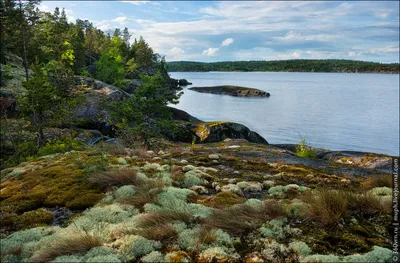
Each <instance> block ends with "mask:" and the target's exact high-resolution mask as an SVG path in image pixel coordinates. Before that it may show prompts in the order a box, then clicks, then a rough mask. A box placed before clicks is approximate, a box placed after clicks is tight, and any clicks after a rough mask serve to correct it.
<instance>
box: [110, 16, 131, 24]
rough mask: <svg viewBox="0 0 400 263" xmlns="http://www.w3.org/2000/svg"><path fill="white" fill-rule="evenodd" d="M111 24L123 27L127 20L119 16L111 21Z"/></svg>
mask: <svg viewBox="0 0 400 263" xmlns="http://www.w3.org/2000/svg"><path fill="white" fill-rule="evenodd" d="M112 21H113V22H117V23H119V24H120V25H125V24H126V23H127V22H128V18H127V17H126V16H119V17H117V18H114V19H113V20H112Z"/></svg>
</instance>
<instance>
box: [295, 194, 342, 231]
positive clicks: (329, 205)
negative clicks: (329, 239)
mask: <svg viewBox="0 0 400 263" xmlns="http://www.w3.org/2000/svg"><path fill="white" fill-rule="evenodd" d="M347 197H348V194H347V192H344V191H335V190H326V191H320V192H318V193H317V194H313V193H306V194H304V195H303V196H302V200H303V201H304V202H306V203H307V205H308V214H309V216H310V217H311V218H313V219H315V220H317V221H319V222H321V223H322V224H323V225H325V226H332V225H334V224H336V223H338V222H339V220H340V218H342V217H343V216H344V215H345V214H346V213H347V209H348V205H349V201H348V198H347Z"/></svg>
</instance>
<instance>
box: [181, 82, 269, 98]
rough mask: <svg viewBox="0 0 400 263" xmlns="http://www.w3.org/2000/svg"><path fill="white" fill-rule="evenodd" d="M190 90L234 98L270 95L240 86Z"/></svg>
mask: <svg viewBox="0 0 400 263" xmlns="http://www.w3.org/2000/svg"><path fill="white" fill-rule="evenodd" d="M189 89H190V90H194V91H198V92H203V93H211V94H220V95H230V96H235V97H269V96H270V94H269V93H268V92H266V91H263V90H259V89H253V88H247V87H240V86H232V85H223V86H211V87H193V88H189Z"/></svg>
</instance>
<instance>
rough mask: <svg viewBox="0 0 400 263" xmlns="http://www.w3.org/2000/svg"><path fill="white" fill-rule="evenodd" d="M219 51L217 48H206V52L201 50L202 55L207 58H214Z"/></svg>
mask: <svg viewBox="0 0 400 263" xmlns="http://www.w3.org/2000/svg"><path fill="white" fill-rule="evenodd" d="M218 51H219V48H211V47H210V48H208V49H206V50H203V53H202V54H203V55H207V56H209V57H212V56H215V55H216V54H217V53H218Z"/></svg>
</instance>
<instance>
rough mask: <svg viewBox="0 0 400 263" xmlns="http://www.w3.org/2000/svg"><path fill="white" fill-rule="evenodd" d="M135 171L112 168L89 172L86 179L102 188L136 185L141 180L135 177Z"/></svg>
mask: <svg viewBox="0 0 400 263" xmlns="http://www.w3.org/2000/svg"><path fill="white" fill-rule="evenodd" d="M136 173H137V171H136V170H134V169H121V170H112V171H106V172H100V173H94V174H90V175H89V176H88V177H87V181H88V182H89V183H90V184H92V185H94V186H96V187H98V188H100V189H102V190H106V189H107V188H109V187H112V186H123V185H128V184H133V185H137V184H140V183H141V182H142V181H141V180H140V179H139V178H137V177H136Z"/></svg>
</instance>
